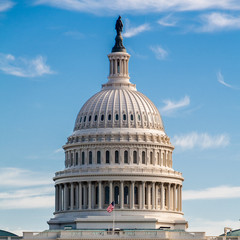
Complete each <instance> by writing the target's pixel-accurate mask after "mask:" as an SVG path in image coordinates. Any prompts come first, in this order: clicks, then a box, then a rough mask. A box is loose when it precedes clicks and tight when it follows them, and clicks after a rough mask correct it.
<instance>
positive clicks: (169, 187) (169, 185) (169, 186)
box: [167, 183, 171, 210]
mask: <svg viewBox="0 0 240 240" xmlns="http://www.w3.org/2000/svg"><path fill="white" fill-rule="evenodd" d="M170 191H171V184H170V183H168V202H167V205H168V210H170V193H171V192H170Z"/></svg>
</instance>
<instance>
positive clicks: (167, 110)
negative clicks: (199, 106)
mask: <svg viewBox="0 0 240 240" xmlns="http://www.w3.org/2000/svg"><path fill="white" fill-rule="evenodd" d="M163 102H164V104H165V106H164V107H162V108H161V109H160V112H161V114H163V115H169V114H172V113H173V112H175V111H177V110H179V109H181V108H184V107H186V106H188V105H189V104H190V97H189V96H185V97H184V98H182V99H180V100H179V101H172V100H169V99H167V100H164V101H163Z"/></svg>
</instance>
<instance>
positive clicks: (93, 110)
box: [74, 88, 164, 131]
mask: <svg viewBox="0 0 240 240" xmlns="http://www.w3.org/2000/svg"><path fill="white" fill-rule="evenodd" d="M109 127H114V128H121V127H124V128H148V129H159V130H164V127H163V122H162V119H161V116H160V114H159V111H158V109H157V108H156V106H155V105H154V104H153V103H152V101H151V100H149V99H148V98H147V97H146V96H145V95H143V94H142V93H140V92H138V91H136V90H132V89H131V90H130V89H123V88H118V89H115V88H112V89H108V90H102V91H100V92H98V93H96V94H95V95H94V96H92V97H91V98H90V99H89V100H88V101H87V102H86V103H85V104H84V105H83V107H82V108H81V110H80V112H79V113H78V116H77V119H76V122H75V128H74V130H75V131H76V130H79V129H88V128H109Z"/></svg>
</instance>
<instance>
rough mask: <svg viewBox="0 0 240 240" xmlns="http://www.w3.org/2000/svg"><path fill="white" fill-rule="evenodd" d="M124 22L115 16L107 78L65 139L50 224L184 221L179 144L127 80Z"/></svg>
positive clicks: (130, 225) (179, 225) (176, 225)
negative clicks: (177, 167)
mask: <svg viewBox="0 0 240 240" xmlns="http://www.w3.org/2000/svg"><path fill="white" fill-rule="evenodd" d="M120 21H121V20H120ZM118 24H120V25H118ZM119 26H121V22H119V19H118V21H117V23H116V30H117V36H116V38H115V46H114V47H113V49H112V52H111V53H110V54H109V55H108V58H109V61H110V71H109V76H108V82H107V83H105V84H103V85H102V90H101V91H100V92H98V93H96V94H95V95H94V96H92V97H91V98H90V99H89V100H88V101H87V102H86V103H85V104H84V105H83V107H82V108H81V110H80V111H79V113H78V115H77V118H76V121H75V126H74V131H73V133H72V134H71V135H70V136H69V137H68V140H67V142H66V144H65V145H64V146H63V149H64V151H65V169H64V170H62V171H58V172H56V174H55V177H54V181H55V212H54V215H55V216H54V218H52V219H50V221H49V222H48V224H49V226H50V229H64V228H65V227H66V226H67V227H69V226H70V227H71V228H73V229H107V228H109V227H111V226H112V222H114V224H115V227H117V228H122V229H123V228H124V229H159V228H168V229H173V230H175V229H181V230H184V229H185V228H186V227H187V222H186V221H185V220H184V218H183V212H182V182H183V177H182V173H180V172H177V171H175V170H174V169H173V167H172V162H173V161H172V152H173V150H174V147H173V146H172V144H171V142H170V138H169V137H168V136H167V134H166V133H165V130H164V126H163V122H162V119H161V116H160V114H159V111H158V109H157V108H156V106H155V105H154V104H153V103H152V102H151V100H149V99H148V98H147V97H146V96H145V95H143V94H142V93H140V92H138V91H137V90H136V85H135V84H132V83H131V82H130V81H129V79H130V77H129V74H128V62H129V58H130V55H129V54H128V53H127V52H126V49H125V47H124V46H123V44H122V36H121V28H119ZM110 203H112V204H114V219H113V215H112V214H111V213H109V212H107V211H106V209H107V207H108V206H109V204H110Z"/></svg>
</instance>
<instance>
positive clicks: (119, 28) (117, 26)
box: [115, 16, 123, 35]
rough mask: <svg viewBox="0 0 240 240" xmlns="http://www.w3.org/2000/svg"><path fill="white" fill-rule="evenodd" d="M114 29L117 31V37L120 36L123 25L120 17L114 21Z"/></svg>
mask: <svg viewBox="0 0 240 240" xmlns="http://www.w3.org/2000/svg"><path fill="white" fill-rule="evenodd" d="M115 29H116V31H117V35H121V32H122V30H123V23H122V20H121V16H119V17H118V20H117V21H116V25H115Z"/></svg>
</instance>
